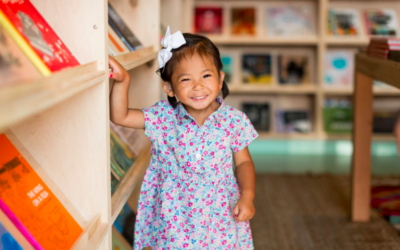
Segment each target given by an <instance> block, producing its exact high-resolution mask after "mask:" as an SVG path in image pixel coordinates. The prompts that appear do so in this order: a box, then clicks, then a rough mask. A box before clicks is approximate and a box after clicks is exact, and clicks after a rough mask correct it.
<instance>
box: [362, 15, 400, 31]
mask: <svg viewBox="0 0 400 250" xmlns="http://www.w3.org/2000/svg"><path fill="white" fill-rule="evenodd" d="M364 18H365V28H366V30H367V34H368V35H371V36H396V35H397V29H398V27H397V15H396V11H394V10H392V9H381V10H367V11H365V12H364Z"/></svg>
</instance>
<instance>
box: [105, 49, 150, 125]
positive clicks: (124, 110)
mask: <svg viewBox="0 0 400 250" xmlns="http://www.w3.org/2000/svg"><path fill="white" fill-rule="evenodd" d="M109 65H110V68H112V71H113V72H111V73H110V78H112V79H114V80H115V82H114V84H113V87H112V89H111V94H110V119H111V121H112V122H113V123H115V124H118V125H121V126H124V127H131V128H137V129H144V115H143V112H142V111H141V110H140V109H129V108H128V90H129V84H130V76H129V74H128V72H127V71H126V70H125V69H124V67H122V65H121V64H119V63H118V62H117V61H116V60H115V59H114V58H112V57H111V56H110V57H109Z"/></svg>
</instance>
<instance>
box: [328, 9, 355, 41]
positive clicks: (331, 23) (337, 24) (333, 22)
mask: <svg viewBox="0 0 400 250" xmlns="http://www.w3.org/2000/svg"><path fill="white" fill-rule="evenodd" d="M328 34H329V35H333V36H358V35H360V16H359V12H358V11H357V10H355V9H330V10H329V12H328Z"/></svg>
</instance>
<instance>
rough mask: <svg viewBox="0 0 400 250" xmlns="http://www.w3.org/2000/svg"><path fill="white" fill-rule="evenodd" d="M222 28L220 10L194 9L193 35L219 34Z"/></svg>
mask: <svg viewBox="0 0 400 250" xmlns="http://www.w3.org/2000/svg"><path fill="white" fill-rule="evenodd" d="M222 27H223V26H222V8H220V7H203V6H202V7H196V9H195V23H194V29H195V30H194V32H195V33H204V34H221V33H222ZM162 34H165V33H162Z"/></svg>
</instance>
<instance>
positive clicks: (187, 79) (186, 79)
mask: <svg viewBox="0 0 400 250" xmlns="http://www.w3.org/2000/svg"><path fill="white" fill-rule="evenodd" d="M186 81H190V79H189V78H185V79H182V80H181V82H186Z"/></svg>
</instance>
